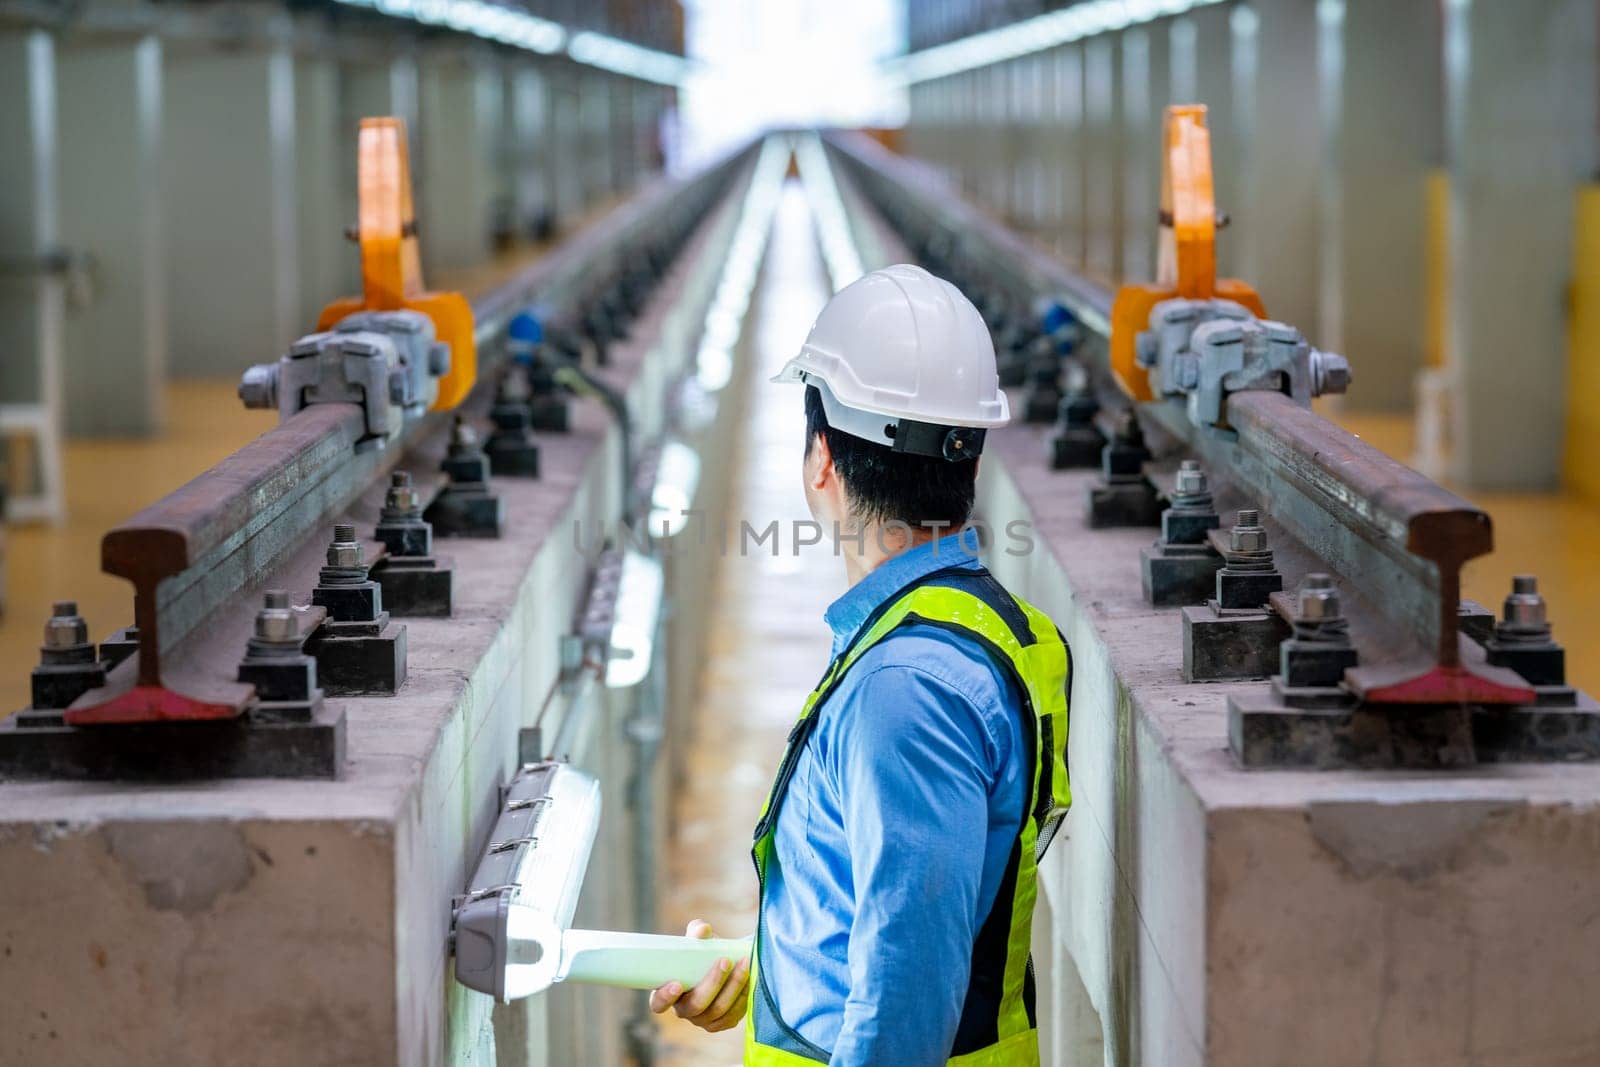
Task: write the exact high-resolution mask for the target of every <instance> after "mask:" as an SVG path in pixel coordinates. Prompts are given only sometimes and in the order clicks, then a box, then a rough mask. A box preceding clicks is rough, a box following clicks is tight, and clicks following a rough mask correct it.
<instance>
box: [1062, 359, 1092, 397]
mask: <svg viewBox="0 0 1600 1067" xmlns="http://www.w3.org/2000/svg"><path fill="white" fill-rule="evenodd" d="M1065 385H1066V391H1067V392H1068V393H1069V394H1072V395H1074V396H1075V395H1077V394H1079V393H1087V392H1088V391H1089V372H1088V371H1086V370H1084V369H1083V366H1082V365H1081V364H1079V363H1068V364H1067V370H1066V377H1065Z"/></svg>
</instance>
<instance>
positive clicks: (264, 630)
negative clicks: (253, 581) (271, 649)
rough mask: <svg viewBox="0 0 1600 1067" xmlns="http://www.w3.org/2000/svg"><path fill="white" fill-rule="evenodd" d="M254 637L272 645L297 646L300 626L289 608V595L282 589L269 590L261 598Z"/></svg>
mask: <svg viewBox="0 0 1600 1067" xmlns="http://www.w3.org/2000/svg"><path fill="white" fill-rule="evenodd" d="M256 637H258V638H260V639H261V640H262V641H270V642H272V643H273V644H289V643H291V642H292V643H295V644H298V643H299V641H300V624H299V622H298V621H297V620H296V619H295V617H294V611H293V610H292V609H291V608H290V607H289V594H288V592H287V591H285V590H283V589H269V590H267V593H266V596H265V597H263V598H262V608H261V610H260V611H258V612H256Z"/></svg>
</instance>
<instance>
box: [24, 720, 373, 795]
mask: <svg viewBox="0 0 1600 1067" xmlns="http://www.w3.org/2000/svg"><path fill="white" fill-rule="evenodd" d="M344 745H345V719H344V710H343V709H342V708H330V707H327V706H323V707H321V708H319V709H317V711H316V713H315V714H314V716H313V717H312V718H311V720H310V721H308V722H256V721H252V719H251V717H250V714H249V712H246V713H245V714H244V715H242V716H240V717H239V718H237V719H228V720H221V721H205V722H165V723H139V724H134V725H114V726H66V725H62V724H58V725H40V726H21V725H19V722H18V717H17V716H16V715H13V716H11V717H9V718H7V719H6V720H5V721H4V722H0V780H13V781H14V780H37V779H73V780H86V781H118V780H123V781H180V780H190V779H197V778H337V777H338V776H339V774H340V770H341V768H342V767H343V765H344Z"/></svg>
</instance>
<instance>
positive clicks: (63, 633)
mask: <svg viewBox="0 0 1600 1067" xmlns="http://www.w3.org/2000/svg"><path fill="white" fill-rule="evenodd" d="M88 643H89V624H88V623H87V622H85V621H84V619H83V616H82V615H79V614H78V604H77V602H76V601H73V600H58V601H56V602H55V603H54V604H53V605H51V607H50V618H49V620H48V621H46V622H45V624H44V647H45V648H52V649H53V648H71V647H73V646H74V645H84V644H88Z"/></svg>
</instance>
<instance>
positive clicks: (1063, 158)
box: [1055, 44, 1088, 267]
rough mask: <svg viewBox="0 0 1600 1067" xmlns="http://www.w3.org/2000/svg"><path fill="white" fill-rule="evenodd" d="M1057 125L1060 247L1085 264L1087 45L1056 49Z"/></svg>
mask: <svg viewBox="0 0 1600 1067" xmlns="http://www.w3.org/2000/svg"><path fill="white" fill-rule="evenodd" d="M1055 61H1056V101H1057V103H1058V105H1059V106H1058V109H1057V113H1058V115H1059V116H1060V119H1059V126H1058V127H1057V131H1058V132H1057V134H1056V136H1057V138H1058V139H1059V145H1060V148H1059V154H1058V156H1057V157H1056V158H1057V159H1059V160H1060V167H1059V168H1058V170H1057V171H1056V181H1057V182H1058V183H1059V184H1060V190H1061V229H1060V234H1059V237H1058V238H1057V240H1056V248H1057V251H1058V252H1059V253H1060V255H1061V257H1062V258H1063V259H1064V260H1066V261H1067V263H1068V264H1070V265H1072V266H1075V267H1081V266H1082V265H1083V261H1084V260H1083V256H1084V247H1085V243H1086V240H1087V235H1086V233H1085V224H1086V222H1087V215H1086V212H1087V210H1088V209H1087V205H1086V202H1085V198H1084V173H1085V170H1086V163H1085V157H1086V154H1087V146H1086V138H1085V137H1084V129H1083V47H1082V46H1081V45H1076V44H1069V45H1066V46H1064V47H1063V48H1061V49H1060V50H1059V51H1058V52H1056V53H1055Z"/></svg>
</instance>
